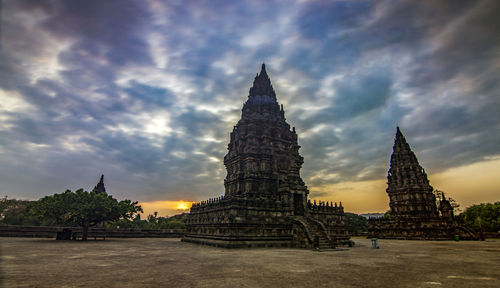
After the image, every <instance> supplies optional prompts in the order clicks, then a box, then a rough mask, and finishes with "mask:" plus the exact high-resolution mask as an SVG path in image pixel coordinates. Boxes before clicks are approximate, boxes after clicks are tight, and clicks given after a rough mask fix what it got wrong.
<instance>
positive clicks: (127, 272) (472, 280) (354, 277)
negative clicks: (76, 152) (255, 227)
mask: <svg viewBox="0 0 500 288" xmlns="http://www.w3.org/2000/svg"><path fill="white" fill-rule="evenodd" d="M354 241H355V242H356V246H355V247H353V248H346V249H343V250H340V251H325V252H314V251H311V250H300V249H238V250H227V249H221V248H213V247H207V246H199V245H195V244H190V243H184V242H180V241H179V239H164V238H156V239H155V238H142V239H109V240H106V241H88V242H86V243H84V242H73V241H55V240H52V239H41V238H0V253H1V254H0V261H1V262H0V265H1V266H0V269H1V270H0V273H1V274H0V277H1V280H0V281H1V282H0V284H1V287H500V282H499V280H500V240H487V241H483V242H476V241H460V242H452V241H446V242H439V241H397V240H379V245H380V249H373V248H371V244H370V241H369V240H367V239H354Z"/></svg>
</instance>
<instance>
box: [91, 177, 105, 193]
mask: <svg viewBox="0 0 500 288" xmlns="http://www.w3.org/2000/svg"><path fill="white" fill-rule="evenodd" d="M92 192H95V193H104V194H106V187H104V174H102V175H101V179H99V182H98V183H97V185H95V187H94V189H92Z"/></svg>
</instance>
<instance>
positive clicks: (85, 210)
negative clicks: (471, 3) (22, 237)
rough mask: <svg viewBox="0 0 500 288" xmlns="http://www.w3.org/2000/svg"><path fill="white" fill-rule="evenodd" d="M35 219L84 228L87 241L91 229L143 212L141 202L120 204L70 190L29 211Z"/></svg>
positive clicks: (46, 198) (88, 193)
mask: <svg viewBox="0 0 500 288" xmlns="http://www.w3.org/2000/svg"><path fill="white" fill-rule="evenodd" d="M29 212H30V214H31V215H32V216H33V217H38V218H40V219H43V220H45V221H53V222H54V223H55V224H58V225H70V226H71V225H76V226H81V227H83V231H84V232H83V237H82V239H83V240H86V233H87V231H88V228H89V227H91V226H95V225H97V224H99V223H102V222H104V221H119V220H127V219H130V218H132V217H133V216H134V215H135V214H137V213H138V212H142V208H141V206H139V205H137V202H132V201H130V200H123V201H120V202H118V200H116V199H114V198H113V197H112V196H110V195H107V194H106V193H96V192H94V191H92V192H87V191H83V189H79V190H77V191H75V192H71V191H70V190H66V191H65V192H64V193H61V194H54V195H52V196H46V197H43V198H42V199H40V200H39V201H37V202H34V203H33V204H32V205H30V207H29Z"/></svg>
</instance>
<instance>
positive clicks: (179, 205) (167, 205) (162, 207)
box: [139, 200, 194, 216]
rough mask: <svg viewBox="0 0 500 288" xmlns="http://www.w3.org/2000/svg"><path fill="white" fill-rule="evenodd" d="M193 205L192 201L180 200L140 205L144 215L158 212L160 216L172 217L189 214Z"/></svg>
mask: <svg viewBox="0 0 500 288" xmlns="http://www.w3.org/2000/svg"><path fill="white" fill-rule="evenodd" d="M193 203H194V202H191V201H185V200H178V201H151V202H141V203H139V205H141V207H142V209H143V210H144V215H149V214H153V213H154V212H158V215H160V216H172V215H175V214H180V213H182V212H189V209H191V206H192V205H193Z"/></svg>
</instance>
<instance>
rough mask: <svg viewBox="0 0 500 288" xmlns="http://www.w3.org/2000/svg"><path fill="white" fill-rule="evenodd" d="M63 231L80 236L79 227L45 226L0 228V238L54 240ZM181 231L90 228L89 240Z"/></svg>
mask: <svg viewBox="0 0 500 288" xmlns="http://www.w3.org/2000/svg"><path fill="white" fill-rule="evenodd" d="M63 229H71V230H72V232H74V233H77V235H81V233H82V228H80V227H47V226H15V225H9V226H0V237H39V238H55V237H56V234H57V232H61V231H62V230H63ZM184 233H185V230H183V229H133V228H120V229H106V228H90V229H89V239H90V238H91V237H94V236H97V237H103V236H105V237H109V238H142V237H144V238H147V237H157V238H180V237H182V236H183V235H184Z"/></svg>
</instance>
